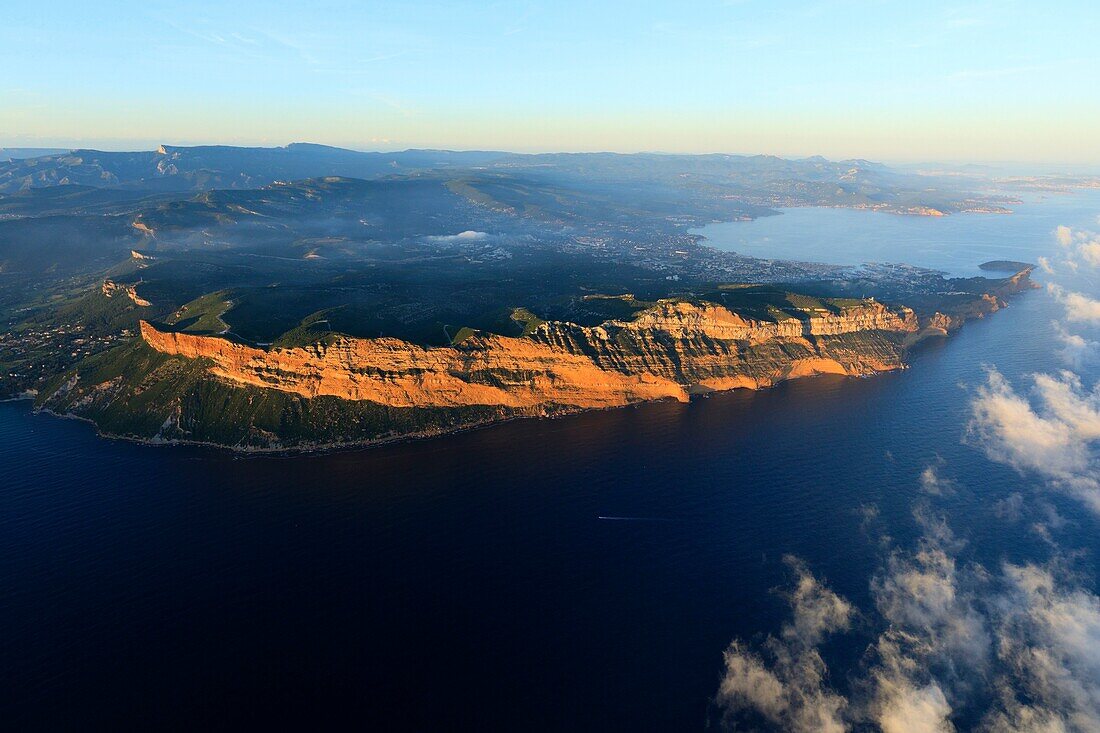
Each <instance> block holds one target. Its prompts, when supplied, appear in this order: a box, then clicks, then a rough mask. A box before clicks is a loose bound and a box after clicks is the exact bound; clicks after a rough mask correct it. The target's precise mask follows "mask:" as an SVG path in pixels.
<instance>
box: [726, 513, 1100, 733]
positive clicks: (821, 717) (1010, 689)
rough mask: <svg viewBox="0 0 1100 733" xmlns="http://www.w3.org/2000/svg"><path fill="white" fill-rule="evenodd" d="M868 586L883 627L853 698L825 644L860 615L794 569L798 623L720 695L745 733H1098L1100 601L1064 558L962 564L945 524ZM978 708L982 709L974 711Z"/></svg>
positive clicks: (732, 723) (731, 654)
mask: <svg viewBox="0 0 1100 733" xmlns="http://www.w3.org/2000/svg"><path fill="white" fill-rule="evenodd" d="M922 511H924V516H921V512H918V518H919V519H920V520H921V522H922V523H923V524H925V525H926V527H925V529H926V531H925V535H924V537H923V538H922V539H921V540H920V542H919V543H918V546H917V548H916V549H914V550H912V551H901V550H895V551H894V552H893V553H892V554H891V555H890V556H889V558H888V559H887V561H886V563H885V565H884V567H883V568H882V570H881V571H880V572H879V574H878V575H876V577H875V578H874V579H873V580H872V583H871V590H872V595H873V598H874V601H875V614H874V616H873V618H871V619H869V620H870V621H871V622H872V623H875V624H876V625H878V626H879V627H880V628H881V631H880V632H879V634H878V635H877V638H876V640H875V641H874V643H872V644H871V645H870V647H869V648H868V650H867V652H866V654H865V656H864V660H863V663H862V664H861V667H860V669H859V670H858V672H857V673H856V674H854V675H852V677H851V692H850V694H849V695H847V696H845V695H842V694H840V693H839V692H837V691H836V690H835V689H833V688H832V687H831V686H830V684H829V682H828V680H829V675H828V669H827V668H826V666H825V664H824V662H823V661H822V658H821V655H820V653H819V652H818V647H819V645H820V644H821V643H822V641H823V640H824V639H825V637H826V636H827V635H828V634H831V633H843V632H846V631H848V630H849V629H850V628H851V619H852V618H853V616H854V614H855V613H856V611H855V610H854V609H853V608H852V606H851V604H849V603H848V602H847V601H846V600H845V599H843V598H841V597H839V596H837V595H836V594H835V593H833V592H832V591H831V590H829V589H828V588H827V587H826V586H825V585H824V584H823V583H822V582H820V581H819V580H818V579H817V578H815V577H814V576H813V574H812V573H811V572H810V571H809V569H808V568H807V567H806V565H805V564H803V563H802V562H801V561H798V560H794V559H791V560H789V561H788V562H789V564H790V565H791V566H792V568H794V569H795V582H794V590H793V591H792V592H791V593H790V594H789V596H788V600H789V603H790V610H791V618H790V620H789V621H788V622H787V623H785V624H784V625H783V628H782V631H781V634H780V636H779V637H769V638H768V639H767V640H766V641H765V642H764V643H763V645H762V649H761V650H760V651H759V652H758V651H755V650H753V649H752V648H751V647H750V646H749V645H747V644H745V643H743V642H741V641H735V642H733V643H732V644H731V645H730V647H729V648H728V649H727V650H726V653H725V663H726V664H725V674H724V677H723V680H722V683H721V686H720V689H719V692H718V695H717V697H716V700H717V702H718V704H719V705H721V706H722V707H723V709H724V710H725V712H726V717H725V718H724V722H725V724H726V725H727V727H729V728H731V729H736V728H737V726H739V725H741V724H742V723H749V724H750V725H751V724H752V723H753V722H755V721H758V720H761V719H762V720H764V721H766V722H767V723H769V724H771V725H772V726H774V727H775V728H776V729H780V730H791V731H796V732H797V731H810V730H814V731H849V730H863V729H867V728H870V729H874V730H880V731H883V733H946V732H949V731H954V730H955V724H954V722H953V720H954V719H956V718H957V717H958V716H959V715H966V716H969V717H970V718H971V719H976V720H978V721H979V723H978V725H977V730H981V731H985V733H1010V732H1017V731H1018V732H1023V731H1066V732H1076V731H1081V732H1084V731H1096V730H1100V598H1097V596H1096V595H1095V594H1093V593H1091V592H1089V591H1088V590H1086V589H1085V588H1083V587H1082V586H1080V585H1079V584H1078V583H1077V582H1076V578H1075V577H1074V576H1073V575H1072V574H1071V573H1070V572H1069V571H1068V570H1066V567H1065V564H1064V562H1063V561H1062V559H1061V558H1060V557H1058V556H1056V557H1054V558H1052V559H1051V560H1050V561H1048V562H1047V563H1045V564H1023V565H1013V564H1005V565H1003V566H1002V567H1000V568H994V569H993V570H990V569H987V568H985V567H983V566H981V565H978V564H973V563H972V564H964V565H960V563H959V561H958V559H957V557H956V553H957V551H958V549H959V548H960V546H961V543H960V542H959V541H958V540H957V539H955V538H954V536H953V535H952V534H951V533H950V530H949V529H947V528H946V525H945V523H944V522H943V520H942V519H931V520H930V519H929V518H928V515H927V511H926V510H922ZM978 706H980V707H978Z"/></svg>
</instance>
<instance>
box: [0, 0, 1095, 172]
mask: <svg viewBox="0 0 1100 733" xmlns="http://www.w3.org/2000/svg"><path fill="white" fill-rule="evenodd" d="M299 140H308V141H314V142H324V143H330V144H335V145H345V146H349V147H356V148H364V149H395V148H406V147H448V148H492V149H511V150H622V151H633V150H662V151H683V152H704V151H724V152H738V153H755V152H763V153H775V154H780V155H810V154H823V155H827V156H830V157H854V156H859V157H868V158H877V159H883V160H973V161H997V160H1011V161H1058V162H1078V163H1100V3H1098V2H1096V1H1095V0H1079V1H1078V0H1063V1H1061V2H1059V1H1058V0H1051V1H1050V2H1037V1H1034V0H989V1H986V2H982V1H979V2H937V1H936V0H932V1H926V2H912V1H911V2H889V1H886V0H879V1H873V0H806V1H798V2H783V1H782V0H772V1H764V0H726V1H722V0H718V1H715V2H676V3H656V2H599V1H598V0H586V1H580V2H578V1H575V0H558V1H557V2H496V3H494V2H421V1H419V0H406V1H405V2H346V1H345V2H326V1H323V0H322V1H321V2H312V3H306V2H298V3H278V4H276V3H269V2H256V1H254V0H243V1H240V0H239V1H237V2H232V3H229V2H226V3H210V2H198V1H192V2H180V1H169V0H161V1H159V2H158V1H157V0H147V1H145V2H140V3H138V2H124V1H122V0H97V1H96V2H87V1H84V2H58V1H51V0H43V1H41V2H20V3H12V4H11V5H10V6H9V7H5V8H4V11H3V20H2V22H0V146H5V145H6V146H15V145H23V146H31V145H34V146H50V145H61V146H71V145H87V146H96V147H101V148H109V149H132V148H148V147H150V146H153V145H156V144H158V143H161V142H166V143H176V144H190V143H210V142H224V143H234V144H265V145H267V144H285V143H287V142H292V141H299Z"/></svg>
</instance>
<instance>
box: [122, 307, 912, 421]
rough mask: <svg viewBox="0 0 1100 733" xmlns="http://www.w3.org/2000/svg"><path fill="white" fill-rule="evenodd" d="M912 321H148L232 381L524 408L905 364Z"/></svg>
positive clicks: (877, 314)
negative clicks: (430, 343)
mask: <svg viewBox="0 0 1100 733" xmlns="http://www.w3.org/2000/svg"><path fill="white" fill-rule="evenodd" d="M916 330H917V322H916V318H915V317H914V316H913V313H912V311H909V310H908V309H901V310H900V311H891V310H889V309H887V308H885V307H884V306H882V305H881V304H879V303H876V302H873V301H868V302H865V303H863V304H861V305H858V306H853V307H851V308H848V309H845V310H844V311H843V312H842V313H840V314H827V313H822V314H820V315H811V316H810V317H809V319H808V320H799V319H793V318H792V319H789V320H786V321H780V322H779V323H774V322H768V321H756V320H752V319H747V318H743V317H741V316H739V315H737V314H736V313H732V312H730V311H729V310H727V309H726V308H723V307H721V306H717V305H714V304H709V303H702V304H694V303H687V302H677V301H668V302H662V303H660V304H658V305H657V306H656V307H654V308H651V309H649V310H647V311H645V312H643V313H641V314H639V315H638V317H637V318H635V319H634V320H632V321H626V322H623V321H608V322H606V323H604V324H602V325H600V326H596V327H583V326H578V325H575V324H571V323H562V322H546V323H543V324H541V325H540V326H539V327H538V328H537V329H536V330H535V331H534V333H532V334H531V335H530V336H527V337H519V338H511V337H507V336H498V335H493V334H485V333H478V334H475V335H474V336H471V337H469V338H467V339H466V340H464V341H463V342H462V343H461V344H458V345H455V346H449V347H431V348H425V347H421V346H417V345H415V344H411V343H408V342H406V341H402V340H400V339H395V338H377V339H360V338H352V337H347V336H339V337H336V338H335V339H333V340H330V341H328V342H326V343H317V344H312V345H310V346H305V347H293V348H271V349H261V348H256V347H252V346H247V345H242V344H238V343H235V342H232V341H229V340H228V339H225V338H220V337H217V336H197V335H193V334H187V333H176V332H170V331H161V330H159V329H157V328H156V327H154V326H153V325H151V324H150V323H147V322H144V321H143V322H142V323H141V334H142V337H143V338H144V339H145V341H146V342H147V343H148V344H149V346H151V347H152V348H153V349H155V350H157V351H159V352H162V353H165V354H170V355H173V356H180V357H184V358H188V359H204V360H205V361H206V363H207V369H208V370H209V372H210V374H212V375H213V376H215V377H218V378H220V379H223V380H226V381H228V382H230V383H235V384H240V385H251V386H256V387H265V388H271V389H277V390H281V391H285V392H289V393H293V394H297V395H301V396H303V397H318V396H322V395H328V396H334V397H339V398H342V399H347V400H369V401H372V402H376V403H380V404H383V405H388V406H391V407H457V406H469V405H499V406H502V407H509V408H528V409H530V408H540V407H543V406H550V405H555V406H565V407H570V408H578V409H580V408H599V407H616V406H621V405H627V404H631V403H634V402H640V401H645V400H655V399H667V398H673V399H677V400H681V401H686V400H687V399H688V395H689V394H690V393H692V392H697V391H710V390H719V389H731V388H736V387H749V388H757V387H762V386H768V385H771V384H774V383H776V382H778V381H782V380H784V379H790V378H794V377H800V376H808V375H811V374H821V373H835V374H853V375H863V374H870V373H874V372H877V371H885V370H890V369H897V368H899V367H901V366H902V361H901V357H902V347H901V343H902V341H903V339H904V336H905V335H906V334H909V333H912V332H914V331H916ZM853 334H855V335H856V336H857V339H856V341H855V342H853V340H852V335H853Z"/></svg>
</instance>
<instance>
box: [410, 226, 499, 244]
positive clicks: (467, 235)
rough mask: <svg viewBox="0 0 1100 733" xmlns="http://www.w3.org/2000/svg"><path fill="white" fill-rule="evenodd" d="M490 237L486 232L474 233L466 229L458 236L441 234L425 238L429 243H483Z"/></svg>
mask: <svg viewBox="0 0 1100 733" xmlns="http://www.w3.org/2000/svg"><path fill="white" fill-rule="evenodd" d="M491 236H492V235H490V234H489V233H488V232H475V231H473V230H472V229H467V230H466V231H464V232H459V233H458V234H443V235H439V236H434V237H425V239H427V240H428V241H429V242H441V243H448V242H484V241H486V240H487V239H490V238H491Z"/></svg>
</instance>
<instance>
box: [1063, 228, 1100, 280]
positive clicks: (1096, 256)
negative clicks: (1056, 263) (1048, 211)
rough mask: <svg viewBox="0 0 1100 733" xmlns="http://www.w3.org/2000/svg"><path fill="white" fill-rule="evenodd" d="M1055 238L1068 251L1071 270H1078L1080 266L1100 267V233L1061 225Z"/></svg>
mask: <svg viewBox="0 0 1100 733" xmlns="http://www.w3.org/2000/svg"><path fill="white" fill-rule="evenodd" d="M1054 237H1055V239H1057V240H1058V244H1060V245H1061V246H1062V247H1063V249H1065V250H1067V255H1068V256H1069V262H1067V264H1069V265H1070V266H1071V269H1074V270H1076V269H1077V267H1078V266H1079V265H1086V266H1088V267H1093V268H1096V267H1100V233H1097V232H1090V231H1087V230H1083V229H1072V228H1070V227H1067V226H1065V225H1059V226H1058V227H1057V228H1056V229H1055V230H1054Z"/></svg>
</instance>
